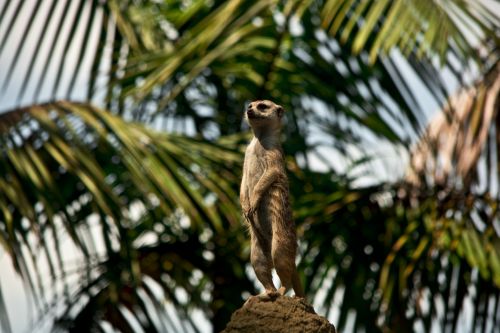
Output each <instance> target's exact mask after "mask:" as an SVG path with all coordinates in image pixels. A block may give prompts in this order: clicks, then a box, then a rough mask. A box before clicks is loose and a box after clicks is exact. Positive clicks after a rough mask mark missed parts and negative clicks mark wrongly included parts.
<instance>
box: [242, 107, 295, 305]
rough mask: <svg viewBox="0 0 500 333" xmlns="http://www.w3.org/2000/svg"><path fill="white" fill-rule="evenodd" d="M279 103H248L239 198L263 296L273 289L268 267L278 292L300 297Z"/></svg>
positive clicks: (274, 291) (281, 112)
mask: <svg viewBox="0 0 500 333" xmlns="http://www.w3.org/2000/svg"><path fill="white" fill-rule="evenodd" d="M283 112H284V111H283V108H282V107H281V106H279V105H276V104H274V103H273V102H271V101H267V100H265V101H255V102H252V103H250V105H249V106H248V109H247V111H246V112H245V119H246V120H247V121H248V123H249V125H250V126H251V127H252V130H253V133H254V137H253V139H252V141H251V142H250V144H249V145H248V147H247V149H246V152H245V162H244V165H243V179H242V181H241V190H240V202H241V207H242V208H243V214H244V215H245V219H246V221H247V222H248V223H249V226H250V237H251V254H250V260H251V262H252V266H253V268H254V270H255V274H256V275H257V278H258V279H259V281H260V282H261V283H262V284H263V285H264V288H265V290H266V291H265V294H264V296H270V295H271V294H276V288H275V286H274V284H273V281H272V275H271V272H272V269H273V268H275V269H276V273H277V274H278V277H279V278H280V281H281V288H280V289H279V291H278V292H279V293H280V294H281V295H283V294H285V292H286V291H287V290H288V289H290V288H291V287H293V289H294V291H295V295H296V296H299V297H303V296H304V293H303V291H302V287H301V285H300V281H299V277H298V274H297V268H296V266H295V255H296V253H297V236H296V232H295V225H294V222H293V219H292V211H291V208H290V203H289V199H288V196H289V190H288V177H287V176H286V170H285V161H284V156H283V150H282V149H281V144H280V140H279V139H280V138H279V137H280V131H281V119H282V116H283Z"/></svg>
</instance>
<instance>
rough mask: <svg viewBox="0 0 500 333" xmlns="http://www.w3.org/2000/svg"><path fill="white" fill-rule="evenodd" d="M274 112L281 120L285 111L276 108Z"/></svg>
mask: <svg viewBox="0 0 500 333" xmlns="http://www.w3.org/2000/svg"><path fill="white" fill-rule="evenodd" d="M276 111H277V112H278V118H281V117H282V116H283V113H285V110H284V109H283V107H281V106H278V108H277V109H276Z"/></svg>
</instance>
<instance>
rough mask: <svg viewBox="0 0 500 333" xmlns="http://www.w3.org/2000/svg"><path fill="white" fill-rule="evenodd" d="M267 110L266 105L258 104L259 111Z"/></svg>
mask: <svg viewBox="0 0 500 333" xmlns="http://www.w3.org/2000/svg"><path fill="white" fill-rule="evenodd" d="M265 109H267V105H266V103H259V104H257V110H260V111H264V110H265Z"/></svg>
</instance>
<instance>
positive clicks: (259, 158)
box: [245, 142, 266, 188]
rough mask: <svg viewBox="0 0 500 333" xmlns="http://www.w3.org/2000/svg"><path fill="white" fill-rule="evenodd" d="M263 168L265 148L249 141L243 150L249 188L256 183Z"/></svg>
mask: <svg viewBox="0 0 500 333" xmlns="http://www.w3.org/2000/svg"><path fill="white" fill-rule="evenodd" d="M265 170H266V156H265V149H264V148H263V147H262V146H261V145H259V144H258V143H256V142H252V143H250V145H249V146H248V148H247V150H246V152H245V173H246V177H247V180H248V187H249V188H253V187H254V186H255V184H257V182H258V181H259V179H260V177H262V175H263V174H264V172H265Z"/></svg>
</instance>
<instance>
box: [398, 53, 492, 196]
mask: <svg viewBox="0 0 500 333" xmlns="http://www.w3.org/2000/svg"><path fill="white" fill-rule="evenodd" d="M499 107H500V63H497V65H496V66H495V67H493V68H492V70H491V71H490V72H489V73H488V75H486V76H485V78H484V79H483V80H481V81H479V82H477V83H476V84H475V85H474V86H472V87H470V88H466V89H463V90H460V91H459V92H458V93H457V94H456V95H454V96H452V97H451V98H450V99H449V101H448V103H447V104H446V105H445V106H444V108H443V112H441V113H439V114H438V115H437V116H436V117H435V118H434V119H433V120H432V121H431V122H430V124H429V125H428V127H427V130H426V133H425V134H424V136H423V138H422V139H421V141H420V142H419V143H418V144H417V145H416V147H415V149H414V150H413V153H412V157H411V162H410V170H409V172H408V174H407V177H406V180H407V181H408V182H409V183H410V184H412V185H414V186H421V185H425V184H426V183H427V185H440V186H445V185H463V186H464V187H465V188H467V187H468V186H469V185H471V182H472V181H473V180H474V179H475V176H476V169H477V165H478V162H479V160H480V157H481V153H482V152H483V151H484V150H485V148H486V147H487V145H488V144H489V142H491V141H490V140H488V137H489V134H490V132H491V131H492V130H493V129H494V128H495V127H498V124H499V123H500V119H499V117H500V113H499ZM496 131H497V137H496V139H495V140H493V141H494V142H493V144H494V145H495V147H494V149H496V151H497V155H498V153H499V149H500V145H499V137H498V131H499V128H496ZM496 167H497V168H498V167H499V166H498V165H497V166H496Z"/></svg>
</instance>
